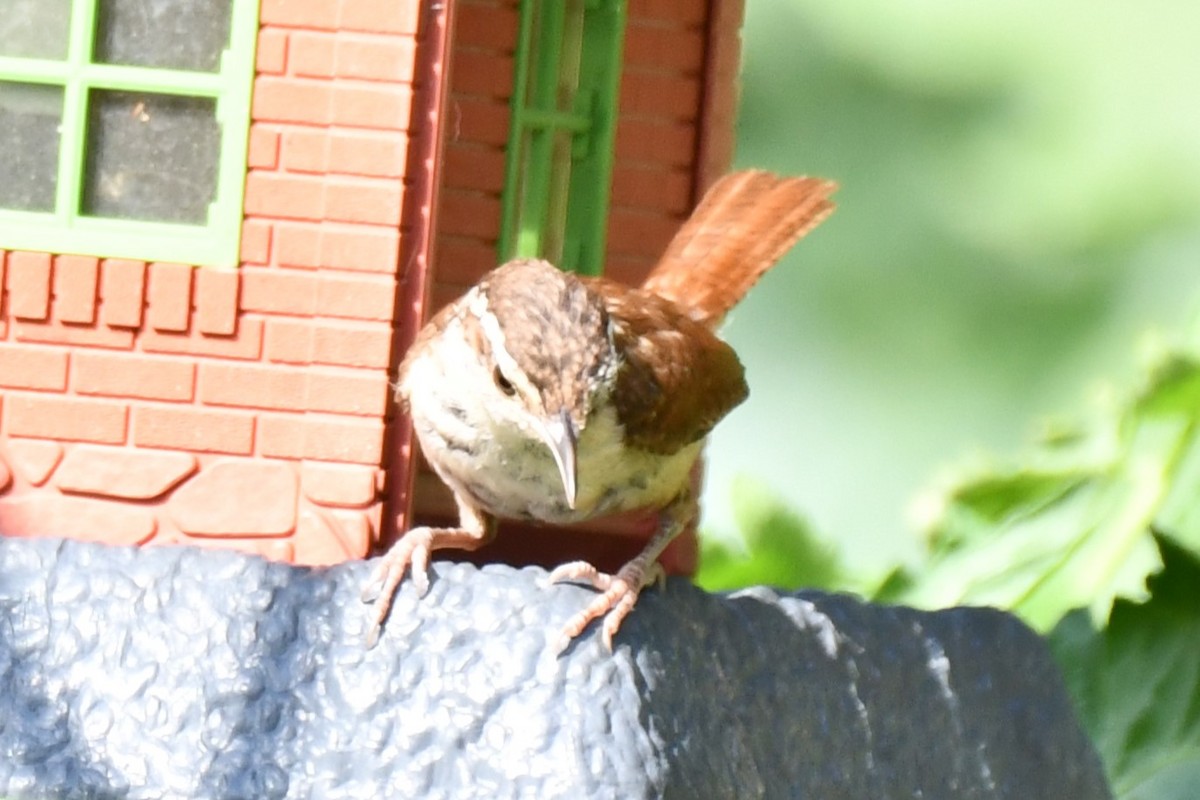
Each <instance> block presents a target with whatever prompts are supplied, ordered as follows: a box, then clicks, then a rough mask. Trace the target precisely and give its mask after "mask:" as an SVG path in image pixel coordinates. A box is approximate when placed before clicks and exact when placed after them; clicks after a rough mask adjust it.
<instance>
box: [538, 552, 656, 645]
mask: <svg viewBox="0 0 1200 800" xmlns="http://www.w3.org/2000/svg"><path fill="white" fill-rule="evenodd" d="M665 578H666V572H665V571H664V570H663V568H662V565H661V564H659V563H658V562H657V561H652V562H650V564H649V565H647V564H645V563H644V562H643V561H641V560H639V559H634V560H633V561H630V562H629V563H628V564H626V565H625V566H623V567H621V569H620V570H619V571H618V572H617V574H616V575H609V574H608V573H605V572H600V571H599V570H598V569H596V568H595V567H594V566H592V565H591V564H589V563H588V562H586V561H573V562H571V563H569V564H563V565H562V566H559V567H557V568H555V569H554V571H553V572H551V573H550V578H549V581H550V583H560V582H562V581H582V582H585V583H589V584H591V586H592V588H594V589H596V590H597V591H599V592H600V595H599V596H598V597H596V598H595V599H594V600H592V601H591V602H590V603H588V604H587V606H586V607H585V608H584V609H583V610H582V611H580V612H579V613H577V614H575V615H574V616H573V617H571V618H570V619H569V620H567V623H566V624H565V625H564V626H563V629H562V633H561V634H560V635H559V638H558V640H557V642H556V648H555V649H556V652H559V653H561V652H562V651H563V650H565V649H566V648H567V646H568V645H570V644H571V641H572V640H573V639H575V638H577V637H578V636H579V635H580V634H581V633H583V631H584V629H585V628H586V627H587V626H588V625H589V624H590V623H591V622H592V620H596V619H600V618H601V617H604V623H603V625H602V627H601V630H600V637H601V640H602V641H603V642H604V646H605V648H607V649H608V651H609V652H610V653H611V652H612V649H613V637H614V636H616V634H617V631H618V630H619V629H620V627H621V623H622V622H623V621H624V620H625V617H627V616H629V612H631V611H633V607H634V605H636V604H637V600H638V596H639V595H640V594H641V591H642V589H644V588H646V587H647V586H649V585H650V584H652V583H660V582H662V581H664V580H665Z"/></svg>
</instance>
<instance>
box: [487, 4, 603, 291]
mask: <svg viewBox="0 0 1200 800" xmlns="http://www.w3.org/2000/svg"><path fill="white" fill-rule="evenodd" d="M624 32H625V0H522V2H521V22H520V32H519V34H518V37H519V38H518V41H517V50H516V60H515V66H514V77H513V95H512V101H511V111H512V122H511V129H510V131H509V139H508V150H507V163H506V173H505V181H504V197H503V216H502V221H501V232H500V242H499V247H498V249H499V253H498V256H499V258H500V260H501V261H505V260H507V259H509V258H513V257H514V256H537V257H541V258H545V259H547V260H549V261H551V262H553V263H555V264H557V265H558V266H560V267H563V268H564V269H570V270H574V271H577V272H583V273H588V274H598V273H599V272H600V269H601V266H602V264H603V260H604V234H605V228H606V226H607V223H608V219H607V218H608V201H609V192H610V185H611V178H612V160H613V138H614V135H615V132H616V117H617V88H618V84H619V80H620V73H621V46H622V43H623V39H624Z"/></svg>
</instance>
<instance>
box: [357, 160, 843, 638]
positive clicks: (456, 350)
mask: <svg viewBox="0 0 1200 800" xmlns="http://www.w3.org/2000/svg"><path fill="white" fill-rule="evenodd" d="M835 188H836V187H835V185H834V184H832V183H830V182H827V181H823V180H819V179H815V178H780V177H777V176H775V175H772V174H770V173H766V172H761V171H756V170H747V171H743V172H737V173H733V174H730V175H727V176H725V177H724V178H722V179H721V180H719V181H718V182H717V183H716V184H714V185H713V187H712V188H711V189H710V190H709V191H708V193H707V194H706V195H705V197H704V199H703V200H702V201H701V203H700V205H699V206H698V207H697V208H696V210H695V212H694V213H693V214H692V216H691V218H690V219H689V220H688V221H687V222H686V223H685V224H684V225H683V227H682V228H681V229H680V231H679V233H678V234H676V236H675V238H674V239H673V240H672V241H671V244H670V245H669V246H668V248H667V252H666V253H665V255H663V257H662V259H661V260H660V261H659V262H658V264H657V265H656V266H655V268H654V270H653V271H652V272H651V273H650V275H649V277H648V278H647V279H646V281H645V283H644V284H643V285H642V286H641V287H640V288H632V287H629V286H625V285H622V284H619V283H615V282H613V281H610V280H605V279H603V278H587V277H579V276H575V275H572V274H569V273H564V272H561V271H559V270H558V269H556V268H554V267H553V266H551V265H550V264H548V263H547V262H545V261H539V260H534V259H519V260H516V261H511V262H509V263H507V264H505V265H503V266H501V267H499V268H498V269H496V270H493V271H492V272H490V273H488V274H487V275H485V276H484V277H483V279H482V280H480V281H479V283H478V284H476V285H475V286H474V287H473V288H472V289H471V290H470V291H468V292H467V293H466V294H465V295H463V296H462V297H461V298H459V299H458V300H456V301H455V302H453V303H451V304H449V305H448V306H446V307H445V308H443V309H442V310H441V311H440V312H439V313H438V314H437V315H436V316H434V317H433V319H432V320H431V321H430V322H429V323H428V324H427V325H426V326H425V328H424V329H422V330H421V332H420V333H419V334H418V336H417V338H416V341H415V342H414V343H413V345H412V347H411V348H410V349H409V351H408V353H407V355H406V356H405V358H404V361H403V363H401V365H400V371H399V380H398V382H397V390H396V396H397V399H398V400H399V401H400V402H401V403H402V404H403V405H404V406H406V407H407V409H408V412H409V414H410V415H411V418H412V423H413V426H414V429H415V432H416V434H417V439H418V440H419V441H420V443H421V448H422V450H423V451H424V453H425V457H426V459H427V460H428V461H429V463H430V465H431V466H432V467H433V469H434V470H435V471H436V472H437V474H438V476H439V477H441V479H442V481H444V482H445V483H446V485H447V486H448V487H449V488H450V490H451V491H452V492H453V494H454V498H455V501H456V502H457V505H458V512H459V523H458V527H455V528H429V527H418V528H413V529H412V530H410V531H408V532H407V533H405V534H404V535H403V536H402V537H401V538H400V539H399V540H398V541H397V542H396V543H395V544H394V545H393V546H392V548H391V550H390V551H389V552H388V553H387V554H385V555H384V556H383V557H382V558H381V559H380V562H379V564H378V566H377V568H376V570H375V573H374V575H373V577H372V579H371V581H370V583H369V584H368V585H367V588H366V590H365V591H364V593H363V600H364V602H372V601H374V602H375V603H376V607H375V627H374V628H373V629H372V632H371V634H370V636H369V644H373V643H374V641H375V639H376V638H377V637H378V635H379V630H380V628H381V626H382V624H383V620H384V618H385V617H386V616H387V613H388V609H389V608H390V606H391V601H392V595H393V594H394V593H395V590H396V587H397V586H398V585H399V583H400V581H401V579H402V578H403V575H404V572H405V570H406V569H407V568H410V567H411V569H412V579H413V582H414V584H416V586H417V590H418V592H420V593H421V594H424V593H425V591H426V589H427V587H428V578H427V577H426V570H427V568H428V564H429V558H430V553H431V552H432V551H433V550H437V549H439V548H447V547H452V548H463V549H468V550H471V549H475V548H477V547H479V546H481V545H483V544H485V543H486V542H487V541H489V540H490V539H491V538H492V537H493V536H494V534H495V520H496V519H497V518H510V519H523V520H537V521H540V522H545V523H551V524H566V523H573V522H579V521H581V520H587V519H592V518H595V517H600V516H605V515H609V514H615V513H619V512H624V511H631V510H634V509H657V510H658V511H659V522H658V526H657V530H656V532H655V533H654V535H653V536H652V538H651V539H650V541H649V542H648V543H647V544H646V546H645V548H644V549H643V550H642V552H641V553H640V554H639V555H638V556H637V557H636V558H634V559H633V560H632V561H630V562H629V563H627V564H625V565H624V566H623V567H622V568H621V569H620V570H619V571H618V572H617V573H616V574H615V575H608V574H604V573H601V572H599V571H598V570H597V569H595V568H594V567H593V566H591V565H590V564H588V563H586V562H582V561H580V562H572V563H569V564H564V565H562V566H560V567H558V568H557V569H555V570H554V571H553V572H552V573H551V574H550V580H551V581H552V582H556V581H563V580H583V581H586V582H589V583H590V584H591V585H592V586H593V587H595V588H596V589H597V590H599V591H600V594H599V595H598V596H597V597H596V598H595V600H593V601H592V602H591V603H590V604H589V605H588V606H587V607H586V608H585V609H583V610H582V611H580V612H579V613H578V614H577V615H576V616H574V617H573V618H572V619H571V620H570V621H569V622H568V623H567V624H566V626H565V627H564V629H563V635H562V639H560V648H561V646H565V644H566V643H568V642H569V641H570V640H571V639H573V638H574V637H576V636H578V635H579V634H580V633H581V632H582V631H583V630H584V628H585V627H586V626H587V625H588V623H589V622H591V621H592V620H594V619H598V618H600V617H605V620H604V625H603V637H604V642H605V644H606V645H607V646H608V647H609V648H610V649H611V647H612V637H613V635H614V634H615V633H616V632H617V629H618V628H619V627H620V625H621V621H622V620H623V619H624V618H625V616H626V615H628V614H629V612H630V611H631V610H632V609H633V606H634V603H636V601H637V597H638V594H639V592H640V591H641V590H642V589H643V588H644V587H645V586H647V585H648V584H649V583H651V582H652V581H653V580H654V579H655V577H657V576H658V575H659V574H661V567H659V566H658V563H657V559H658V557H659V555H660V554H661V553H662V551H663V549H664V548H665V547H666V546H667V544H668V543H670V541H671V540H672V539H673V538H675V536H677V535H678V534H679V533H680V532H681V531H683V530H685V529H686V528H687V526H688V525H689V524H691V523H692V522H693V521H694V520H695V518H696V515H697V511H698V507H697V500H696V497H695V496H694V493H693V491H692V481H691V474H692V467H693V465H694V464H695V462H696V459H697V458H698V457H699V455H700V449H701V447H702V446H703V443H704V437H705V435H706V434H708V432H709V431H710V430H711V429H712V427H713V426H714V425H715V424H716V423H717V422H718V421H719V420H720V419H721V418H722V417H724V416H725V415H726V414H727V413H728V412H729V411H730V410H731V409H732V408H733V407H734V406H736V405H738V404H739V403H740V402H742V400H744V399H745V398H746V395H747V392H748V390H747V387H746V382H745V379H744V377H743V372H742V365H741V363H740V362H739V361H738V358H737V355H736V354H735V353H734V351H733V349H732V348H730V347H729V345H727V344H725V343H724V342H722V341H721V340H720V339H718V338H717V337H716V336H715V335H714V334H713V332H712V329H713V328H715V327H716V326H717V325H718V324H719V323H720V321H721V319H722V318H723V317H724V316H725V313H726V312H727V311H729V309H730V308H732V307H733V306H734V305H735V304H736V303H737V302H738V301H739V300H741V298H742V297H743V296H744V295H745V294H746V292H747V291H748V290H749V289H750V287H751V286H752V285H753V284H754V283H755V282H756V281H757V280H758V279H759V277H761V276H762V274H763V273H764V272H766V271H767V270H768V269H769V268H770V267H771V266H772V265H774V263H775V262H776V261H777V260H778V259H779V258H780V257H781V256H782V255H783V254H784V253H785V252H786V251H787V250H788V249H789V248H790V247H791V246H792V245H793V244H794V243H795V242H796V241H797V240H798V239H799V238H800V237H801V236H803V235H804V234H805V233H807V232H808V231H809V230H811V229H812V228H813V227H814V226H816V225H817V224H818V223H819V222H820V221H821V220H822V219H824V218H825V217H826V216H827V215H828V214H829V213H830V212H831V211H832V210H833V204H832V203H831V202H830V201H829V199H828V197H829V195H830V194H831V193H832V192H833V190H834V189H835Z"/></svg>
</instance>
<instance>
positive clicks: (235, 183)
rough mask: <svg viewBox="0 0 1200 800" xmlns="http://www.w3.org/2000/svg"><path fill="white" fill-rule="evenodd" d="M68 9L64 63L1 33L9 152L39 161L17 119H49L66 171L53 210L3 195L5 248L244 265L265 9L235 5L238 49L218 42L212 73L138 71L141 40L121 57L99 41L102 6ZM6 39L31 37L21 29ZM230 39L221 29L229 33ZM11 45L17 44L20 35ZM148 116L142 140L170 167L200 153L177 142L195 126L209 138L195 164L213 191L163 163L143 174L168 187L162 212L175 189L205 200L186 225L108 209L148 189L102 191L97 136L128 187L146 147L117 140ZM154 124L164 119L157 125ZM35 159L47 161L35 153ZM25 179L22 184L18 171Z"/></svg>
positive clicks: (71, 4) (73, 2)
mask: <svg viewBox="0 0 1200 800" xmlns="http://www.w3.org/2000/svg"><path fill="white" fill-rule="evenodd" d="M48 2H49V0H48ZM57 2H58V3H59V4H60V5H62V7H63V8H64V9H66V11H65V12H64V13H65V14H66V15H67V19H65V20H64V21H63V22H64V26H63V27H64V28H65V30H66V31H67V34H66V42H65V43H64V47H63V48H62V51H61V52H60V53H55V52H52V50H53V48H52V47H51V48H46V47H43V48H41V51H38V50H37V49H36V48H34V49H33V50H34V52H33V53H32V54H31V53H30V52H29V51H30V48H29V47H22V45H21V43H20V42H18V41H8V42H6V41H4V33H5V30H6V29H5V28H4V27H3V26H0V141H2V140H4V137H5V135H6V132H5V129H7V130H8V131H9V133H8V135H9V136H10V138H11V139H12V141H5V144H6V145H7V146H9V147H13V146H14V142H15V146H16V147H17V148H18V150H21V149H26V150H29V151H30V152H31V153H32V151H34V150H37V149H38V142H37V141H36V138H35V137H31V136H29V135H24V136H22V134H21V132H20V129H18V128H17V127H15V124H14V121H21V120H20V117H21V115H22V114H24V115H25V118H24V122H26V123H28V122H30V121H32V120H36V118H37V117H38V116H39V115H40V117H41V119H42V120H43V128H45V129H47V130H51V131H53V130H55V129H56V130H57V135H58V143H57V153H58V155H57V163H56V164H55V165H54V166H53V167H51V172H52V174H51V176H50V178H49V179H50V180H53V181H54V189H53V195H52V196H53V200H52V201H49V200H47V201H46V202H44V203H42V202H40V200H39V199H38V198H37V197H36V196H35V197H34V198H33V199H30V198H29V197H24V198H22V196H21V195H20V194H19V193H18V192H17V190H12V191H10V192H9V193H8V194H5V193H4V192H0V248H3V249H9V250H35V251H50V252H55V253H79V254H86V255H97V256H107V257H123V258H133V259H139V260H147V261H176V262H182V263H187V264H203V265H212V266H225V267H232V266H236V265H237V264H238V260H239V259H238V243H239V240H240V235H241V222H242V195H243V187H244V184H245V169H246V147H247V138H248V136H247V134H248V131H249V120H250V92H251V87H252V84H253V77H254V49H255V43H256V39H257V31H258V7H259V0H229V2H230V5H229V18H228V42H227V44H225V45H224V47H223V48H221V42H220V40H219V39H218V40H217V41H218V44H217V45H214V47H212V48H210V51H209V53H208V56H207V57H208V62H210V63H205V64H204V65H201V66H199V67H197V66H195V65H191V64H185V65H183V66H173V67H161V66H147V65H145V64H144V63H130V62H138V61H139V59H142V61H143V62H144V61H145V59H144V58H142V55H140V54H139V51H138V47H137V45H138V40H137V39H136V38H131V39H130V40H129V41H127V42H125V43H120V42H119V43H118V44H119V47H118V46H115V45H113V41H114V39H113V37H112V36H110V37H108V38H104V37H103V36H102V35H101V34H100V33H98V31H99V30H100V23H99V22H98V19H99V17H100V13H101V12H100V11H99V10H98V8H99V7H100V6H101V4H100V3H99V0H57ZM19 7H20V6H18V8H19ZM108 8H109V9H110V13H112V14H114V15H115V14H116V13H117V12H116V11H112V10H111V9H113V8H115V4H111V5H110V6H109V7H108ZM185 8H186V7H185ZM18 13H19V12H18ZM188 13H192V12H191V11H188ZM113 19H116V17H115V16H114V17H113ZM222 19H223V18H222ZM31 24H32V23H31ZM113 24H114V25H115V24H116V23H113ZM7 30H9V31H10V32H11V31H12V30H17V31H20V30H21V21H20V20H18V21H17V22H16V23H14V24H12V25H10V26H9V27H8V28H7ZM135 32H136V34H137V35H138V36H146V35H150V36H153V35H154V32H153V30H151V31H150V32H149V34H147V32H146V31H145V30H144V29H138V30H136V31H135ZM223 32H224V28H223V27H222V28H221V30H220V33H219V35H220V34H223ZM110 33H111V32H110ZM177 35H178V34H177ZM9 38H10V39H15V38H16V36H15V35H13V34H11V33H10V37H9ZM141 41H143V42H144V41H145V40H141ZM104 48H113V49H114V50H119V51H120V53H119V56H114V57H112V58H107V59H106V58H102V57H101V56H100V55H99V54H100V53H101V52H102V50H103V49H104ZM219 48H220V49H219ZM130 53H133V55H132V56H131V55H130ZM106 62H108V63H106ZM59 97H60V98H61V105H59V106H58V107H57V108H55V107H53V103H52V102H50V101H51V100H54V98H59ZM143 101H144V102H143ZM56 102H58V101H57V100H54V103H56ZM139 109H144V110H143V111H142V112H141V119H140V120H138V121H140V122H142V123H144V124H143V125H142V126H141V127H142V128H144V129H145V132H144V133H140V134H138V135H143V136H146V137H155V136H157V137H158V139H157V140H155V143H156V144H157V145H161V147H162V150H161V152H160V154H159V159H160V162H162V163H167V162H171V163H174V162H173V161H172V159H173V158H174V154H173V151H172V150H171V148H172V147H180V146H182V147H191V150H190V151H187V152H180V153H179V155H180V157H182V158H187V157H189V153H190V152H192V151H194V150H196V149H197V147H198V145H196V144H195V142H192V141H189V142H188V143H187V145H179V144H178V143H176V142H173V141H172V140H171V138H170V137H171V135H172V134H173V133H177V132H182V131H188V130H189V128H191V127H194V126H192V124H191V121H192V120H193V119H199V120H200V121H201V122H202V123H203V126H202V127H204V129H205V132H206V134H208V135H207V139H205V138H204V137H203V136H200V137H198V138H199V139H200V140H202V141H203V142H205V143H206V146H205V148H204V152H203V153H201V154H200V155H195V156H191V157H194V158H196V159H199V160H201V161H203V164H204V174H203V177H204V184H205V185H203V186H200V187H198V188H197V187H196V186H195V185H194V184H195V181H189V178H190V177H191V176H189V175H184V176H182V177H181V178H178V179H176V177H175V176H172V175H167V176H164V175H163V174H162V170H161V169H160V168H159V167H158V166H157V165H156V164H150V165H144V166H143V170H142V172H141V175H142V176H143V184H146V183H154V184H155V186H156V187H157V188H156V189H155V191H156V192H157V193H158V196H157V199H156V200H155V201H154V202H158V203H160V204H162V205H169V204H163V203H162V197H163V196H165V195H166V194H168V193H169V192H170V186H171V181H172V180H177V182H178V183H179V184H180V189H181V192H180V197H181V198H182V197H184V196H185V195H188V193H189V191H190V193H191V194H193V195H195V197H196V198H199V199H195V200H194V202H193V205H195V204H199V207H198V209H196V210H194V211H193V212H191V213H190V214H189V213H184V214H183V215H182V216H183V217H186V218H180V217H179V215H176V216H174V217H173V216H172V214H171V213H166V214H157V215H156V214H148V213H147V214H143V213H141V212H139V211H137V210H136V209H133V210H129V211H124V210H122V211H119V212H118V213H112V212H111V210H109V209H108V208H107V207H106V204H105V202H104V199H105V198H106V197H111V196H119V197H136V195H137V192H138V190H139V188H144V185H143V186H142V187H138V186H122V187H116V189H119V190H120V191H117V190H115V189H114V188H113V187H112V186H109V187H107V188H108V189H109V190H110V191H108V192H107V193H106V192H105V191H103V187H99V186H98V185H97V184H99V183H101V182H102V181H101V177H103V176H104V175H105V174H107V173H105V172H104V170H103V169H102V166H101V165H100V161H99V159H100V156H99V155H97V153H98V152H100V150H101V148H100V141H101V139H98V137H105V138H102V141H103V142H104V148H105V150H104V152H106V153H107V152H109V151H110V150H111V151H113V152H117V153H118V155H117V156H114V158H119V159H122V163H121V167H122V169H121V171H120V173H119V175H118V177H120V178H122V179H125V178H128V179H129V182H132V183H136V181H137V176H138V174H139V173H138V164H137V163H136V158H137V154H138V152H139V151H138V149H137V148H138V147H139V144H138V141H137V140H136V137H130V138H131V141H125V142H120V141H114V138H119V137H120V136H121V135H124V133H125V132H127V131H135V132H136V131H137V130H138V127H139V126H137V125H134V124H132V123H129V122H128V121H127V120H125V119H124V117H123V115H130V116H132V117H133V118H135V119H136V118H137V116H138V112H139ZM168 111H169V112H170V113H171V114H174V115H175V116H174V120H173V121H172V122H171V123H170V125H171V126H173V127H171V128H169V129H168V128H164V127H163V125H165V124H166V123H165V119H166V116H167V114H166V113H165V112H168ZM159 112H162V113H159ZM51 114H53V115H55V116H57V118H58V120H59V123H58V125H57V126H54V125H53V120H52V119H51V120H50V123H51V124H49V125H48V126H47V125H45V124H44V122H45V120H46V119H49V116H48V115H51ZM155 114H157V117H156V118H154V119H152V116H153V115H155ZM156 126H157V127H156ZM101 128H104V129H103V130H100V129H101ZM34 129H35V128H33V127H31V128H30V130H34ZM152 131H157V133H154V132H152ZM164 131H166V132H164ZM31 139H33V140H31ZM50 146H51V147H52V146H53V144H51V145H50ZM89 151H90V152H89ZM209 151H211V157H210V156H209ZM22 155H23V154H22V153H18V154H17V155H15V156H14V155H13V153H12V152H11V151H10V152H9V153H7V154H6V155H5V157H6V158H20V157H22ZM30 157H31V158H32V159H33V161H35V162H36V161H37V158H38V157H37V156H36V154H32V155H31V156H30ZM89 159H94V160H95V163H92V162H90V161H89ZM176 160H177V159H176ZM89 165H91V171H89ZM15 174H16V175H17V177H21V175H22V173H21V172H20V170H19V168H18V169H17V171H16V173H15ZM97 176H101V177H97ZM7 177H8V178H9V180H11V176H7ZM164 187H165V188H164ZM34 194H35V195H37V193H36V192H35V193H34ZM14 197H16V198H17V199H18V200H22V199H23V200H24V201H25V202H24V204H22V203H21V202H13V198H14ZM6 198H8V199H7V202H6ZM120 202H126V201H120ZM181 202H182V201H181ZM98 209H99V210H98Z"/></svg>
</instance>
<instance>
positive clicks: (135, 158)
mask: <svg viewBox="0 0 1200 800" xmlns="http://www.w3.org/2000/svg"><path fill="white" fill-rule="evenodd" d="M220 146H221V128H220V125H218V123H217V119H216V103H215V101H213V100H212V99H211V98H206V97H173V96H171V95H161V94H147V93H144V92H136V93H135V92H112V91H93V92H92V93H91V96H90V102H89V109H88V146H87V169H86V173H85V176H84V181H85V185H84V197H83V208H82V211H83V212H84V213H85V214H91V215H94V216H98V217H117V218H120V219H140V220H154V221H159V222H190V223H196V224H204V223H205V222H206V221H207V220H208V205H209V203H211V202H212V200H213V197H214V196H215V194H216V187H217V159H218V156H219V151H220Z"/></svg>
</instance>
